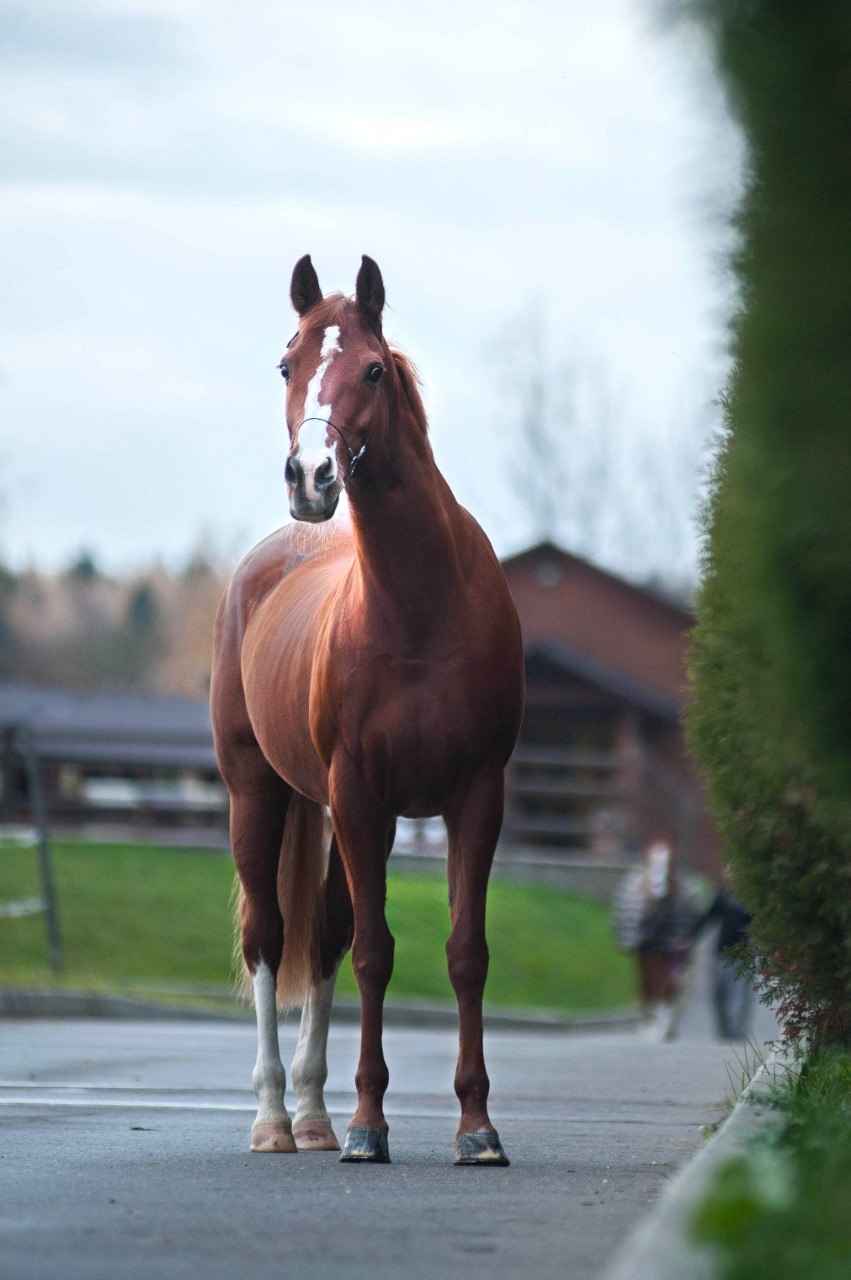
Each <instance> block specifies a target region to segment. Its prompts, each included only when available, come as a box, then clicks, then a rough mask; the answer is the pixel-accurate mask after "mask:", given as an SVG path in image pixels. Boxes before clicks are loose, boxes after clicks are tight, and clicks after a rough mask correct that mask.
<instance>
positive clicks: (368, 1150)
mask: <svg viewBox="0 0 851 1280" xmlns="http://www.w3.org/2000/svg"><path fill="white" fill-rule="evenodd" d="M340 1159H341V1160H342V1161H344V1162H346V1161H352V1162H357V1163H366V1164H389V1163H390V1148H389V1147H388V1145H387V1134H386V1133H385V1132H384V1130H383V1129H350V1130H349V1132H348V1133H347V1134H346V1141H345V1142H344V1143H343V1151H342V1154H341V1155H340Z"/></svg>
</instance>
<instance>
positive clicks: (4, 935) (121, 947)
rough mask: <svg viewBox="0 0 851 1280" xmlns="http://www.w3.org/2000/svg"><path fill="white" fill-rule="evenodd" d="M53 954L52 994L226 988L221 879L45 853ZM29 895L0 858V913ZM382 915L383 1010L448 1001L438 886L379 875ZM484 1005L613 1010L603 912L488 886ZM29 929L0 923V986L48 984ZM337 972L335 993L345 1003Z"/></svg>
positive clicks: (28, 884)
mask: <svg viewBox="0 0 851 1280" xmlns="http://www.w3.org/2000/svg"><path fill="white" fill-rule="evenodd" d="M52 850H53V860H54V871H55V877H56V884H57V896H58V901H59V915H60V924H61V929H62V938H63V943H64V948H65V960H66V972H65V973H64V974H63V977H62V982H63V984H64V985H67V986H70V987H75V988H80V987H82V988H87V989H92V988H99V989H123V990H127V989H129V988H135V989H142V990H144V989H148V990H150V991H153V990H154V989H156V988H158V987H159V988H160V989H162V990H167V989H168V988H169V986H172V987H173V988H175V989H177V988H179V987H182V986H187V987H188V986H195V987H196V988H198V989H199V990H201V989H203V988H204V987H205V986H207V985H209V986H210V988H211V989H213V990H214V989H215V988H216V987H221V988H226V987H227V986H228V985H229V984H230V983H231V982H232V977H233V971H232V962H231V952H232V929H231V912H230V905H229V904H230V897H231V889H232V885H233V876H234V873H233V866H232V863H231V862H230V860H229V859H228V858H224V857H221V856H220V855H218V854H214V853H209V852H204V851H195V850H192V851H189V850H179V851H177V850H171V849H163V848H158V847H148V846H142V845H106V844H84V843H62V842H56V843H55V844H54V845H53V846H52ZM38 892H39V886H38V878H37V869H36V859H35V855H34V854H33V852H32V850H14V851H12V850H0V902H7V901H10V900H19V899H22V898H27V897H32V896H36V895H37V894H38ZM387 916H388V920H389V924H390V928H391V930H392V932H393V934H394V936H395V938H396V964H395V971H394V974H393V981H392V983H391V986H390V990H389V992H388V999H390V1000H394V999H395V1000H405V999H417V1000H452V999H453V998H454V997H453V993H452V989H451V987H450V985H449V979H448V977H447V976H446V959H445V954H444V943H445V941H446V936H447V933H448V930H449V912H448V908H447V906H446V886H445V883H444V881H443V880H442V879H441V878H439V877H433V876H411V875H406V874H402V875H399V874H397V875H394V874H392V862H391V875H390V877H389V881H388V904H387ZM488 939H489V944H490V953H491V965H490V976H489V978H488V985H487V990H486V1001H487V1003H488V1004H490V1005H507V1006H516V1007H525V1008H538V1009H552V1010H558V1011H561V1012H562V1013H578V1012H583V1011H588V1012H594V1011H598V1010H605V1009H612V1008H625V1007H627V1006H629V1005H630V1004H631V1003H632V998H633V991H632V971H631V967H630V964H629V962H628V960H627V959H626V958H625V957H624V956H622V955H620V954H619V952H618V951H617V948H616V946H615V944H614V942H613V940H612V934H611V926H610V913H609V910H608V908H607V907H606V906H604V905H602V904H600V903H594V902H588V901H586V900H584V899H582V898H578V897H575V896H573V895H571V894H566V893H560V892H558V891H556V890H552V889H544V888H537V887H532V886H526V885H515V884H507V883H500V882H499V881H496V880H495V881H493V882H492V883H491V889H490V895H489V899H488ZM52 981H53V979H52V977H51V974H50V970H49V969H48V966H47V961H46V951H45V942H44V922H43V919H42V918H41V917H40V916H33V917H28V918H25V919H18V920H7V919H0V983H2V984H5V985H8V986H15V985H17V986H25V985H29V986H32V985H40V984H49V983H51V982H52ZM356 990H357V989H356V986H355V982H354V978H353V975H352V971H351V964H350V962H349V960H348V959H347V960H346V962H345V964H344V966H343V969H342V971H341V974H340V980H339V986H338V991H339V992H340V993H341V994H345V995H352V996H353V995H355V994H356Z"/></svg>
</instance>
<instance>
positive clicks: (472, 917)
mask: <svg viewBox="0 0 851 1280" xmlns="http://www.w3.org/2000/svg"><path fill="white" fill-rule="evenodd" d="M504 792H505V782H504V771H503V769H502V767H497V766H493V767H491V768H489V769H487V770H483V771H482V772H481V773H479V774H477V775H476V776H475V777H474V778H473V779H472V781H471V782H470V783H469V784H468V785H466V786H465V787H464V788H462V790H461V791H459V792H458V794H457V795H456V796H454V797H453V800H452V803H451V804H450V805H449V806H448V807H447V809H446V812H445V814H444V817H445V819H446V828H447V833H448V836H449V860H448V875H449V910H450V917H451V920H452V929H451V932H450V934H449V939H448V941H447V943H446V957H447V960H448V962H449V978H450V981H451V983H452V986H453V988H454V990H455V995H456V998H457V1000H458V1024H459V1047H458V1066H457V1069H456V1072H455V1092H456V1094H457V1095H458V1100H459V1102H460V1103H461V1122H460V1124H459V1126H458V1133H457V1135H456V1138H455V1163H456V1164H479V1165H507V1164H508V1157H507V1156H506V1154H505V1152H504V1151H503V1149H502V1146H501V1144H500V1141H499V1135H498V1134H497V1131H496V1129H495V1128H494V1127H493V1125H492V1124H491V1121H490V1116H489V1115H488V1109H487V1102H488V1094H489V1092H490V1081H489V1080H488V1073H487V1070H486V1069H485V1056H484V1043H483V1036H484V1032H483V1026H482V997H483V994H484V989H485V980H486V978H487V975H488V944H487V940H486V938H485V905H486V899H487V889H488V877H489V876H490V869H491V864H492V862H493V855H494V851H495V849H496V842H497V839H498V837H499V832H500V829H501V827H502V813H503V805H504Z"/></svg>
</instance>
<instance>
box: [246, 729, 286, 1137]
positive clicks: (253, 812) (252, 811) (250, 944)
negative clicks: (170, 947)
mask: <svg viewBox="0 0 851 1280" xmlns="http://www.w3.org/2000/svg"><path fill="white" fill-rule="evenodd" d="M254 750H255V751H256V752H257V757H258V758H257V759H256V761H255V762H254V768H252V769H251V770H250V772H251V773H252V774H254V775H257V776H254V777H252V778H251V779H250V785H246V784H248V783H249V780H248V779H246V778H245V776H244V773H245V771H244V770H240V773H241V774H242V775H243V776H242V777H241V778H240V782H241V784H242V785H241V786H240V788H239V789H235V788H233V787H231V843H232V847H233V857H234V862H235V863H236V869H237V872H238V874H239V879H240V882H241V884H242V893H243V898H242V954H243V956H244V958H245V964H246V968H247V970H248V972H249V974H250V975H251V980H252V983H253V987H254V1006H255V1011H256V1014H257V1062H256V1064H255V1067H254V1073H253V1076H252V1084H253V1086H254V1092H255V1094H256V1095H257V1116H256V1119H255V1121H254V1124H253V1126H252V1129H251V1150H252V1151H270V1152H293V1151H295V1150H296V1145H295V1142H294V1140H293V1136H292V1124H291V1121H290V1117H289V1115H288V1114H287V1109H286V1107H285V1106H284V1090H285V1088H286V1073H285V1071H284V1066H283V1063H282V1062H281V1053H280V1048H279V1046H278V1010H277V1005H276V1000H275V988H276V984H277V973H278V968H279V966H280V963H281V956H282V954H283V944H284V925H283V920H282V918H281V911H280V907H279V905H278V891H277V876H278V860H279V857H280V852H281V839H282V836H283V831H284V822H285V820H286V815H287V808H288V805H289V798H290V795H291V792H290V789H289V787H287V786H286V784H285V783H283V782H282V781H281V779H280V778H279V777H278V776H277V774H275V773H274V772H273V771H272V769H271V768H270V767H269V765H268V764H266V762H265V760H263V759H262V757H260V754H259V749H258V748H255V749H254Z"/></svg>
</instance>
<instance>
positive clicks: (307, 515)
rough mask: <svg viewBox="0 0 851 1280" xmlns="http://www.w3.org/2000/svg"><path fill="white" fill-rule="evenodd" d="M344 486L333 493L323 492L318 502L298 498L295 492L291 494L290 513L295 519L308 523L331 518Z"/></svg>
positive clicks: (316, 522)
mask: <svg viewBox="0 0 851 1280" xmlns="http://www.w3.org/2000/svg"><path fill="white" fill-rule="evenodd" d="M341 493H342V487H341V488H339V489H337V490H336V492H335V493H334V494H333V495H330V494H323V496H322V498H320V499H319V501H317V502H310V501H308V500H307V499H306V498H298V496H297V495H296V494H294V493H291V494H290V515H291V516H292V517H293V519H294V520H302V521H304V522H305V523H306V524H322V523H323V521H325V520H330V519H331V517H332V516H333V514H334V512H335V511H336V510H337V506H338V504H339V501H340V494H341Z"/></svg>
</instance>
